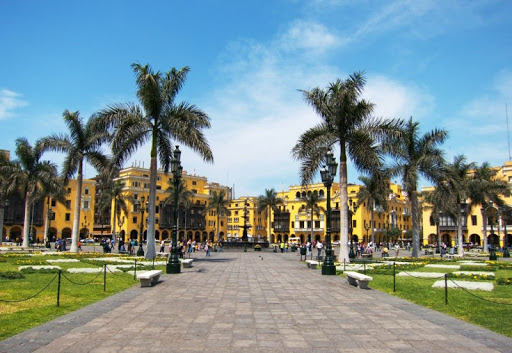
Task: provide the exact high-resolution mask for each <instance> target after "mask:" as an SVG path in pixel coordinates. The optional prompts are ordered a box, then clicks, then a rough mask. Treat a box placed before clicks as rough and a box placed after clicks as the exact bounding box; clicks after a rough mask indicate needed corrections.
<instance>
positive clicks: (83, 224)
mask: <svg viewBox="0 0 512 353" xmlns="http://www.w3.org/2000/svg"><path fill="white" fill-rule="evenodd" d="M95 192H96V181H95V180H93V179H84V180H83V183H82V203H81V212H80V223H79V229H80V238H82V239H83V238H87V237H89V236H90V235H91V233H92V232H93V222H94V201H95V197H94V195H95ZM75 196H76V180H70V181H69V182H68V184H67V186H66V195H65V201H64V203H60V202H56V200H54V199H51V198H45V199H44V200H39V201H37V202H35V203H34V205H33V206H32V207H31V210H30V214H29V215H28V216H29V217H30V224H31V227H30V231H29V234H31V237H32V239H33V241H34V242H36V243H37V242H41V243H42V242H43V239H44V232H45V231H44V225H45V218H46V215H47V214H49V222H48V234H49V236H50V239H51V241H55V240H56V239H57V238H61V239H66V238H71V233H72V229H73V215H74V203H75ZM24 202H25V201H24V200H22V199H21V197H19V196H17V195H13V196H11V197H10V198H9V201H8V206H7V207H6V209H5V217H4V226H3V228H4V229H3V236H4V239H3V240H5V239H6V238H5V237H6V236H8V237H9V240H10V241H16V239H18V238H19V239H21V237H22V234H23V220H24V217H25V215H24ZM48 211H49V212H48Z"/></svg>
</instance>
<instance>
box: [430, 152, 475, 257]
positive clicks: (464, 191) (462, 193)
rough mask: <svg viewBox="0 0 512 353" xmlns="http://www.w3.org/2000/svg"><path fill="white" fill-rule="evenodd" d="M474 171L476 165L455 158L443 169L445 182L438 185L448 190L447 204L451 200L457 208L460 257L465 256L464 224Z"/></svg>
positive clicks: (462, 158) (456, 218)
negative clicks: (471, 172) (471, 173)
mask: <svg viewBox="0 0 512 353" xmlns="http://www.w3.org/2000/svg"><path fill="white" fill-rule="evenodd" d="M474 169H475V164H474V163H467V162H466V157H465V156H463V155H457V156H455V157H454V158H453V163H448V164H446V165H445V166H444V168H443V169H442V175H443V180H442V182H441V183H440V184H439V185H438V188H439V189H440V190H443V189H445V190H446V191H445V192H444V194H445V195H446V196H447V197H446V199H445V203H446V204H450V202H449V200H452V202H451V203H452V204H453V205H454V206H455V207H454V209H455V214H454V220H455V224H456V225H457V242H456V243H457V254H458V255H460V256H462V254H463V249H462V244H463V241H464V239H463V235H462V224H463V221H464V220H463V214H464V207H466V205H467V201H468V198H469V191H470V183H472V182H474V180H472V179H473V178H472V177H471V175H470V174H469V172H470V171H471V170H474ZM468 214H469V212H468Z"/></svg>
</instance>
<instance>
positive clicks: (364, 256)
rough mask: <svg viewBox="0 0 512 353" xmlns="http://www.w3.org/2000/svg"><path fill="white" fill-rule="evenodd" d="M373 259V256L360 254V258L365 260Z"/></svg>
mask: <svg viewBox="0 0 512 353" xmlns="http://www.w3.org/2000/svg"><path fill="white" fill-rule="evenodd" d="M372 257H373V254H365V253H362V254H361V258H363V259H364V258H367V259H371V258H372Z"/></svg>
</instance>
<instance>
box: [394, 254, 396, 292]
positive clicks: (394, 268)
mask: <svg viewBox="0 0 512 353" xmlns="http://www.w3.org/2000/svg"><path fill="white" fill-rule="evenodd" d="M394 292H396V262H393V293H394Z"/></svg>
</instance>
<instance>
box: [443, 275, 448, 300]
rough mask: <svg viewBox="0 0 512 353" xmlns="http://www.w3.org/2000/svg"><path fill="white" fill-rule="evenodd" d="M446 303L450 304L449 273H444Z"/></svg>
mask: <svg viewBox="0 0 512 353" xmlns="http://www.w3.org/2000/svg"><path fill="white" fill-rule="evenodd" d="M444 304H445V305H448V274H447V273H445V274H444Z"/></svg>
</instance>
